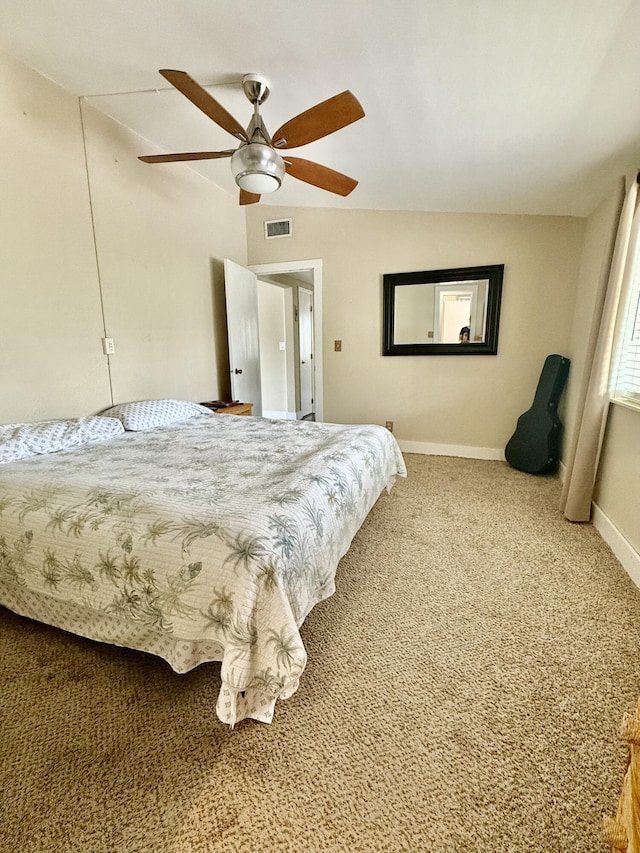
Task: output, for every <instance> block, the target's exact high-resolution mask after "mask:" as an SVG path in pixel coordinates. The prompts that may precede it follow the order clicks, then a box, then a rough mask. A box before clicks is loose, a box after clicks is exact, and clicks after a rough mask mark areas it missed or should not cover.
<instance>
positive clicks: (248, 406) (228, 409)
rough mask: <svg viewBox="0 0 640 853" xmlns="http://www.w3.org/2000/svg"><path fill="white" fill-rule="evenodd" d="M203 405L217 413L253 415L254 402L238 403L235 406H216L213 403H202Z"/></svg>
mask: <svg viewBox="0 0 640 853" xmlns="http://www.w3.org/2000/svg"><path fill="white" fill-rule="evenodd" d="M200 405H201V406H206V407H207V408H208V409H211V411H213V412H215V413H216V414H217V415H248V416H251V412H252V410H253V403H237V404H236V405H235V406H224V407H222V408H221V407H220V406H215V405H214V404H213V403H200Z"/></svg>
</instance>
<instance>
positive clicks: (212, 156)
mask: <svg viewBox="0 0 640 853" xmlns="http://www.w3.org/2000/svg"><path fill="white" fill-rule="evenodd" d="M235 153H236V152H235V149H231V150H229V151H187V152H185V153H184V154H148V155H146V156H145V157H138V160H142V162H143V163H178V162H180V161H182V160H219V159H220V158H221V157H231V156H232V155H233V154H235Z"/></svg>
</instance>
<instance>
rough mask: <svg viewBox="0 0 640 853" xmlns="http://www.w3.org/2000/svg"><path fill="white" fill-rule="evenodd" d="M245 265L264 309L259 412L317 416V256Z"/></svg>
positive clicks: (319, 329) (319, 410)
mask: <svg viewBox="0 0 640 853" xmlns="http://www.w3.org/2000/svg"><path fill="white" fill-rule="evenodd" d="M249 269H250V270H251V271H252V272H253V273H255V275H256V277H257V279H258V285H259V290H258V292H259V303H261V304H262V306H263V308H264V307H265V306H267V307H266V309H265V310H267V311H269V312H270V313H269V315H268V317H267V319H266V321H265V322H264V323H262V322H261V324H260V334H261V338H263V339H264V346H263V347H261V353H260V368H261V374H262V390H263V394H262V396H263V414H264V416H265V417H280V418H291V419H293V418H296V419H298V420H301V419H305V420H318V421H320V420H322V418H323V387H322V261H321V260H309V261H287V262H282V263H273V264H257V265H253V266H250V267H249ZM278 330H279V331H278ZM268 336H269V337H268ZM263 350H264V351H263ZM282 401H286V403H285V405H284V408H282ZM272 403H273V408H271V404H272Z"/></svg>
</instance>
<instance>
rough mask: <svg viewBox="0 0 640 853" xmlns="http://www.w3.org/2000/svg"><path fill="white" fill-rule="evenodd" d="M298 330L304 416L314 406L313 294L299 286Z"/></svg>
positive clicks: (301, 408) (302, 412) (301, 411)
mask: <svg viewBox="0 0 640 853" xmlns="http://www.w3.org/2000/svg"><path fill="white" fill-rule="evenodd" d="M298 332H299V340H300V414H301V416H302V417H303V418H304V417H305V416H306V415H310V414H312V413H313V412H314V408H313V374H314V370H313V294H312V293H311V291H310V290H305V289H304V288H302V287H299V288H298Z"/></svg>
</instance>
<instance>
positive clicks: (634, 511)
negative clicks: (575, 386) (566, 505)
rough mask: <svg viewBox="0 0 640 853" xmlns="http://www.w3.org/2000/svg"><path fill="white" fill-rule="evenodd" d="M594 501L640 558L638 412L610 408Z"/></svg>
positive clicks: (639, 425) (639, 436) (622, 407)
mask: <svg viewBox="0 0 640 853" xmlns="http://www.w3.org/2000/svg"><path fill="white" fill-rule="evenodd" d="M595 501H596V503H597V504H598V506H599V507H600V509H601V510H602V511H603V512H604V514H605V515H606V516H607V518H608V519H609V521H610V522H611V523H612V524H613V525H614V526H615V527H616V528H617V529H618V530H619V531H620V533H621V534H622V535H623V536H624V537H625V538H626V539H627V540H628V542H629V544H630V545H631V546H632V548H633V549H634V551H635V552H636V554H637V555H638V556H639V558H640V524H639V523H638V519H640V412H637V411H632V410H631V409H627V408H625V407H624V406H619V405H616V404H612V405H611V407H610V411H609V420H608V423H607V430H606V433H605V439H604V445H603V449H602V457H601V461H600V471H599V476H598V483H597V488H596V495H595Z"/></svg>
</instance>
